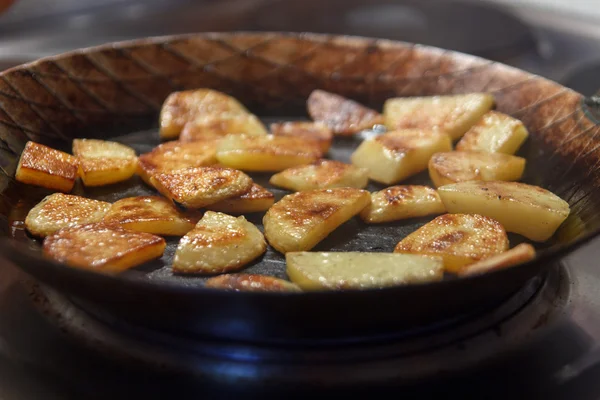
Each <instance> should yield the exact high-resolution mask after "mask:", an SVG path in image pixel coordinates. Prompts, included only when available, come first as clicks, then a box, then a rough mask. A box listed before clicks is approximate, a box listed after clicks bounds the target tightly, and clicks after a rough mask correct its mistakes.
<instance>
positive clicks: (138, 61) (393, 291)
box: [0, 33, 600, 343]
mask: <svg viewBox="0 0 600 400" xmlns="http://www.w3.org/2000/svg"><path fill="white" fill-rule="evenodd" d="M0 78H1V79H0V167H1V171H2V173H0V191H1V193H2V196H1V203H0V215H1V218H2V221H0V225H1V226H2V230H1V232H2V235H3V237H2V238H1V241H0V250H1V252H2V253H1V254H2V255H3V256H4V257H5V258H6V259H8V260H10V261H11V262H13V263H14V264H15V265H17V266H18V267H20V268H21V269H23V270H24V271H26V272H28V273H29V274H31V275H33V276H34V277H35V278H36V279H38V280H40V281H41V282H43V283H45V284H47V285H49V286H51V287H53V288H54V289H56V290H59V291H61V292H63V293H65V294H67V295H68V296H69V297H70V298H71V299H72V300H73V301H74V302H75V303H76V304H78V305H79V306H81V307H83V308H84V309H85V310H87V311H88V312H90V313H92V314H93V315H95V316H96V317H97V318H101V319H104V320H109V321H112V322H123V321H126V322H127V323H129V324H137V325H140V326H143V327H148V328H151V329H156V330H159V331H164V332H169V333H171V334H177V335H185V336H186V337H192V338H204V337H213V338H215V337H218V338H223V339H235V340H247V341H256V342H270V343H274V342H281V343H296V342H297V343H305V342H309V343H320V342H321V341H331V340H334V341H336V342H343V341H346V340H368V339H370V338H374V337H381V336H382V335H383V336H386V335H394V334H396V333H398V332H407V331H410V329H413V328H415V327H420V326H427V325H430V324H434V323H439V321H449V320H450V321H452V320H456V319H460V318H461V317H462V316H464V315H470V314H471V313H474V312H478V310H483V309H485V308H486V307H489V306H491V305H493V304H496V303H497V302H499V301H502V300H503V299H505V298H507V297H508V296H510V295H511V294H512V293H513V292H515V291H516V290H518V289H519V288H520V287H522V286H523V285H524V284H525V283H526V282H527V281H528V280H529V279H531V278H533V277H534V276H536V275H538V274H540V273H543V271H544V270H545V269H547V268H549V267H550V266H551V265H553V263H555V262H556V261H557V260H559V258H560V257H562V256H563V255H564V254H566V253H568V252H570V251H572V250H574V249H575V248H576V247H577V246H579V245H581V244H582V243H584V242H585V241H587V240H589V239H590V238H592V237H593V236H595V235H597V234H598V232H599V231H600V193H599V191H598V187H599V183H600V180H599V174H598V168H597V167H598V165H599V164H600V140H598V139H597V137H598V134H599V133H600V127H599V125H598V124H597V120H596V118H597V104H596V102H595V101H594V99H584V98H583V97H582V96H581V95H579V94H578V93H575V92H573V91H571V90H569V89H567V88H565V87H562V86H560V85H558V84H556V83H554V82H551V81H548V80H546V79H543V78H541V77H538V76H534V75H531V74H528V73H526V72H523V71H520V70H518V69H514V68H511V67H508V66H505V65H502V64H498V63H495V62H491V61H487V60H484V59H480V58H476V57H472V56H468V55H465V54H460V53H455V52H451V51H445V50H441V49H437V48H431V47H425V46H419V45H414V44H409V43H401V42H393V41H388V40H377V39H368V38H357V37H343V36H328V35H315V34H288V33H206V34H197V35H187V36H172V37H162V38H155V39H143V40H137V41H132V42H125V43H117V44H110V45H106V46H101V47H95V48H91V49H85V50H81V51H75V52H71V53H68V54H64V55H60V56H57V57H52V58H47V59H42V60H39V61H36V62H34V63H31V64H27V65H23V66H20V67H16V68H13V69H11V70H8V71H6V72H4V73H2V74H0ZM197 87H210V88H215V89H218V90H221V91H224V92H227V93H229V94H231V95H233V96H234V97H236V98H238V99H239V100H240V101H242V102H243V103H244V104H246V105H247V106H248V108H249V109H250V110H251V111H253V112H254V113H256V114H257V115H259V116H261V117H265V118H271V119H292V118H294V119H302V118H306V114H305V101H306V98H307V97H308V95H309V94H310V92H311V91H312V90H314V89H317V88H321V89H324V90H328V91H331V92H335V93H339V94H342V95H344V96H347V97H350V98H352V99H355V100H357V101H360V102H363V103H365V104H368V105H370V106H372V107H375V108H381V106H382V103H383V102H384V101H385V100H386V99H387V98H390V97H394V96H415V95H434V94H452V93H466V92H480V91H485V92H491V93H493V95H494V96H495V98H496V102H497V109H498V110H500V111H502V112H505V113H507V114H510V115H513V116H515V117H517V118H520V119H521V120H522V121H523V122H524V123H525V125H526V126H527V128H528V129H529V131H530V133H531V135H530V138H529V139H528V141H527V143H526V144H525V145H524V147H523V148H522V149H521V150H520V155H521V156H523V157H526V158H527V160H528V161H527V162H528V164H527V169H526V173H525V176H524V181H525V182H528V183H532V184H535V185H539V186H542V187H544V188H547V189H549V190H551V191H553V192H554V193H556V194H558V195H559V196H561V197H562V198H564V199H565V200H567V201H568V202H569V204H570V205H571V210H572V211H571V216H570V217H569V219H568V220H567V221H566V222H565V223H564V224H563V226H562V227H561V228H560V229H559V231H558V232H557V234H556V235H555V236H554V237H553V238H552V239H551V240H550V241H549V242H548V243H546V244H543V245H541V246H540V247H539V256H538V257H537V258H536V259H535V260H534V261H532V262H529V263H526V264H523V265H520V266H518V267H515V268H510V269H506V270H502V271H497V272H494V273H490V274H486V275H482V276H476V277H470V278H463V279H456V278H454V279H453V278H452V277H450V276H449V277H446V278H445V279H444V280H443V281H442V282H438V283H431V284H419V285H410V286H398V287H392V288H385V289H373V290H364V291H340V292H315V293H300V294H273V293H237V292H224V291H218V290H212V289H207V288H203V287H202V285H203V278H199V277H179V276H175V275H173V274H172V273H171V272H170V270H169V266H168V263H169V260H170V257H171V256H172V253H173V251H174V246H175V245H176V243H177V239H169V246H168V248H167V251H166V254H165V256H164V257H163V258H162V259H161V260H157V261H155V262H153V263H149V264H146V265H143V266H141V267H139V268H136V269H134V270H131V271H128V272H127V273H124V274H121V275H117V276H108V275H102V274H98V273H94V272H90V271H84V270H78V269H74V268H69V267H66V266H64V265H61V264H58V263H55V262H52V261H50V260H48V259H45V258H43V257H42V255H41V253H40V246H39V243H38V242H36V241H35V240H34V239H32V238H30V237H29V236H28V235H27V234H26V233H25V232H24V229H23V225H22V220H23V218H24V216H25V214H26V212H27V210H28V208H29V207H31V205H33V204H35V202H36V201H38V200H39V199H40V198H41V197H42V196H43V195H45V194H47V192H45V191H44V190H42V189H36V188H32V187H27V186H25V185H21V184H19V183H17V182H15V181H14V179H13V176H14V171H15V166H16V163H17V161H18V157H19V154H20V152H21V150H22V148H23V147H24V145H25V143H26V141H27V140H34V141H37V142H41V143H45V144H48V145H50V146H52V147H55V148H59V149H64V150H68V149H69V148H70V141H71V140H72V138H76V137H101V138H115V139H116V140H119V141H122V142H124V143H128V144H130V145H132V146H134V147H135V148H136V149H137V150H138V151H139V152H144V151H148V150H150V149H151V148H152V147H153V146H155V145H156V144H158V135H157V129H156V126H157V115H158V111H159V109H160V106H161V104H162V102H163V100H164V99H165V98H166V96H167V95H168V94H169V93H170V92H172V91H174V90H181V89H192V88H197ZM358 142H359V139H340V140H338V142H337V143H336V145H335V146H334V149H333V151H332V154H331V156H332V157H333V158H338V159H342V160H344V159H347V157H348V155H349V154H350V152H351V151H352V149H353V148H355V147H356V145H357V144H358ZM254 178H255V179H256V180H257V181H258V182H259V183H265V182H266V180H267V179H268V176H264V175H262V176H261V175H256V176H254ZM424 182H427V178H426V174H421V175H419V176H417V177H414V178H412V179H411V180H410V181H409V183H424ZM380 188H381V186H376V185H372V186H370V187H369V189H370V190H376V189H380ZM74 193H76V194H82V195H85V196H89V197H94V198H98V199H103V200H111V201H114V200H116V199H118V198H122V197H127V196H132V195H138V194H145V193H151V189H149V188H147V187H145V186H144V185H143V184H142V183H141V182H140V181H139V180H136V179H132V180H131V181H129V182H124V183H122V184H117V185H113V186H110V187H102V188H96V189H86V188H83V187H77V188H76V189H75V190H74ZM283 194H284V193H283V192H281V191H279V192H276V195H277V196H278V197H281V196H282V195H283ZM261 218H262V215H258V216H251V217H250V220H251V221H253V222H255V223H257V224H260V220H261ZM424 222H426V219H420V220H409V221H405V222H399V223H392V224H386V225H382V226H365V225H363V224H362V223H361V222H360V221H358V220H356V219H354V220H352V221H350V222H348V223H347V224H346V225H344V226H342V227H340V228H339V229H338V230H337V231H336V232H335V233H334V234H332V235H331V236H330V237H329V238H328V239H327V240H325V241H324V242H322V243H321V244H320V245H319V247H318V248H317V250H339V251H348V250H361V251H391V250H392V249H393V246H394V245H395V244H396V243H397V241H398V240H400V239H401V238H402V237H404V236H405V235H406V234H408V233H409V232H412V231H414V230H415V229H416V228H417V227H418V226H420V225H422V224H423V223H424ZM510 239H511V245H514V244H516V243H518V242H519V241H521V240H522V238H520V237H517V236H512V237H511V238H510ZM284 271H285V265H284V262H283V257H282V256H281V255H279V254H277V253H276V252H273V251H269V252H268V253H267V254H266V255H265V257H264V258H263V259H262V260H260V261H259V262H256V263H254V264H253V265H251V266H250V267H249V268H248V269H247V272H254V273H263V274H271V275H275V276H280V277H285V272H284Z"/></svg>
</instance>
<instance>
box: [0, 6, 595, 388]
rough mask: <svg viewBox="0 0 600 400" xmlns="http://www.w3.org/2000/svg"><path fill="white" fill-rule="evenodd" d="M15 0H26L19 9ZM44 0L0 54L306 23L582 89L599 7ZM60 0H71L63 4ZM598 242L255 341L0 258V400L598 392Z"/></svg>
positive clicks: (590, 67)
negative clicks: (509, 289)
mask: <svg viewBox="0 0 600 400" xmlns="http://www.w3.org/2000/svg"><path fill="white" fill-rule="evenodd" d="M25 3H29V4H30V6H29V7H30V9H29V13H28V8H27V6H26V5H25ZM31 4H33V5H31ZM56 4H57V6H55V7H48V8H44V7H36V6H35V1H33V0H31V1H27V0H23V2H22V4H18V3H17V5H16V6H15V9H14V10H12V11H11V12H10V13H8V14H6V15H5V16H4V17H3V18H2V19H0V32H2V33H3V35H2V39H1V40H0V65H1V66H4V67H8V66H11V65H14V64H17V63H21V62H25V61H29V60H31V59H35V58H38V57H40V56H45V55H50V54H55V53H58V52H62V51H66V50H70V49H72V48H77V47H82V46H88V45H94V44H99V43H102V42H107V41H113V40H123V39H129V38H134V37H138V36H147V35H158V34H169V33H180V32H185V31H197V30H199V29H198V27H201V28H202V29H201V30H234V29H236V30H291V31H304V30H307V31H316V32H330V33H348V34H356V35H365V36H378V37H387V38H391V39H399V40H407V41H416V42H421V43H425V44H431V45H437V46H440V47H445V48H450V49H455V50H459V51H464V52H468V53H473V54H477V55H481V56H483V57H487V58H490V59H494V60H497V61H501V62H504V63H507V64H511V65H514V66H516V67H519V68H522V69H525V70H528V71H531V72H534V73H538V74H541V75H544V76H547V77H549V78H551V79H554V80H557V81H560V82H562V83H564V84H566V85H567V86H570V87H572V88H574V89H576V90H578V91H580V92H582V93H584V94H586V95H591V94H593V93H595V92H596V91H597V90H598V89H600V81H598V76H600V75H599V74H598V71H599V70H600V24H598V21H595V20H593V19H591V18H590V19H588V18H585V17H576V16H566V15H563V14H561V13H558V12H553V11H547V10H541V9H536V8H526V7H513V8H506V7H500V6H498V5H495V4H493V3H484V2H464V1H460V2H459V1H453V2H450V1H433V0H431V1H428V2H418V1H414V0H413V1H410V0H406V1H397V0H396V1H392V0H378V1H371V2H366V1H364V0H361V1H359V0H346V1H342V0H319V1H308V0H307V1H304V2H301V3H300V2H293V3H292V2H286V1H283V0H248V1H246V0H244V1H239V0H238V1H236V0H226V1H225V0H223V1H207V0H206V1H185V0H177V1H170V2H169V1H161V0H148V1H135V0H132V1H127V0H113V1H109V2H107V3H106V4H107V5H106V6H99V5H98V4H97V2H93V1H87V0H86V1H69V0H62V1H60V2H57V3H56ZM69 4H71V5H76V6H75V7H74V8H70V9H69V8H68V7H67V5H69ZM58 5H64V6H65V8H64V9H61V8H60V7H59V6H58ZM17 7H19V8H17ZM56 26H63V27H67V28H68V30H56V29H55V27H56ZM24 31H25V32H24ZM1 66H0V67H1ZM597 243H598V241H595V242H592V243H590V244H589V245H587V246H585V247H584V248H582V249H580V250H579V251H577V252H576V253H574V254H572V255H570V256H569V257H567V258H566V259H564V260H562V261H561V262H557V263H556V264H555V265H552V266H549V267H548V269H547V272H546V273H545V274H544V275H542V276H538V277H536V278H534V279H533V280H531V281H530V282H528V283H527V285H525V286H524V287H523V288H522V289H521V290H519V291H518V292H517V293H514V294H513V295H512V296H511V297H510V298H507V299H506V300H505V301H504V302H502V303H501V304H498V305H496V306H494V307H492V308H489V309H486V310H482V311H480V312H478V313H476V314H471V315H461V316H456V318H454V319H452V320H445V321H439V322H438V323H436V324H433V325H428V326H419V327H414V328H413V329H410V330H406V331H401V332H397V333H396V334H394V335H392V336H388V337H378V338H368V339H365V340H363V341H357V342H350V343H348V342H346V343H339V342H329V343H313V344H306V343H302V344H300V343H298V344H294V343H288V344H286V345H281V344H278V345H277V344H273V345H269V344H264V343H263V344H260V345H259V344H253V343H240V342H231V341H216V340H214V339H210V340H209V339H203V338H183V337H172V336H167V335H165V334H159V333H157V332H152V331H148V330H145V329H142V328H140V327H136V326H132V325H130V324H128V323H127V321H121V320H116V319H111V318H107V317H106V316H101V315H97V314H95V313H94V311H93V310H90V309H87V308H85V307H82V306H81V305H80V304H79V303H78V302H77V300H76V299H70V298H66V297H64V296H63V295H61V294H60V293H57V292H55V291H53V290H52V289H51V288H48V287H45V286H43V285H40V284H39V283H37V282H35V281H32V279H31V278H30V277H29V276H27V275H25V274H24V273H22V272H20V271H19V270H18V269H17V268H16V267H14V266H12V265H9V264H8V263H6V262H0V398H2V399H37V398H44V399H53V398H58V399H64V398H86V399H94V398H102V399H106V398H125V397H132V396H133V397H135V398H139V397H144V398H162V397H167V396H169V397H174V396H176V395H185V396H190V394H192V393H193V394H195V395H205V396H208V398H211V399H212V398H232V397H233V396H239V395H243V396H245V397H247V396H251V397H254V396H256V397H258V396H261V397H265V396H266V397H273V398H282V397H283V396H285V397H286V398H287V397H300V396H302V397H305V396H307V395H310V396H314V395H316V394H327V395H329V396H331V395H336V396H341V395H342V394H344V395H354V396H356V395H357V393H361V394H362V395H369V396H371V397H374V396H378V395H381V396H383V395H389V394H394V395H402V396H403V397H408V398H412V397H415V398H416V397H419V398H423V396H425V398H433V396H447V395H448V393H452V394H453V395H456V397H459V396H460V397H462V398H482V397H484V396H485V398H487V399H496V398H498V399H500V398H502V399H504V398H507V397H512V398H515V397H516V398H521V397H526V396H528V397H530V398H541V397H543V398H547V399H581V400H585V399H588V398H589V399H591V398H596V397H598V394H600V379H599V378H600V311H598V310H600V270H599V269H597V268H596V263H595V260H597V259H599V257H600V250H599V249H598V248H597V245H596V244H597ZM108 295H110V294H108Z"/></svg>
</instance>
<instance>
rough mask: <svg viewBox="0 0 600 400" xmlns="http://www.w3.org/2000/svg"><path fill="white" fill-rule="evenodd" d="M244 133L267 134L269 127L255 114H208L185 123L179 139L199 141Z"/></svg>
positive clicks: (251, 134) (182, 140)
mask: <svg viewBox="0 0 600 400" xmlns="http://www.w3.org/2000/svg"><path fill="white" fill-rule="evenodd" d="M242 134H244V135H250V136H253V135H259V136H260V135H266V134H267V129H266V128H265V126H264V125H263V123H262V122H260V120H259V119H258V118H257V117H256V115H253V114H222V115H206V116H202V117H200V118H196V119H195V120H193V121H191V122H188V123H187V124H185V126H184V128H183V130H182V131H181V135H180V136H179V141H181V142H197V141H199V140H207V139H217V138H222V137H224V136H226V135H242Z"/></svg>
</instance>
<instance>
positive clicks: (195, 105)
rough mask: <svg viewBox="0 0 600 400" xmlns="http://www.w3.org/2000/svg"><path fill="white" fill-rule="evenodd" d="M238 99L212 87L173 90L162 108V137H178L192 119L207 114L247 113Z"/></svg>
mask: <svg viewBox="0 0 600 400" xmlns="http://www.w3.org/2000/svg"><path fill="white" fill-rule="evenodd" d="M247 112H248V110H246V108H245V107H244V106H243V105H242V104H240V102H238V101H237V100H236V99H234V98H233V97H231V96H228V95H226V94H225V93H221V92H218V91H216V90H212V89H194V90H185V91H182V92H173V93H171V94H170V95H169V97H167V99H166V100H165V102H164V103H163V106H162V109H161V110H160V121H159V123H160V137H161V138H162V139H176V138H177V137H179V134H180V133H181V130H182V129H183V127H184V126H185V124H187V123H188V122H190V121H193V120H195V119H197V118H199V117H202V116H205V115H217V116H218V115H221V114H246V113H247Z"/></svg>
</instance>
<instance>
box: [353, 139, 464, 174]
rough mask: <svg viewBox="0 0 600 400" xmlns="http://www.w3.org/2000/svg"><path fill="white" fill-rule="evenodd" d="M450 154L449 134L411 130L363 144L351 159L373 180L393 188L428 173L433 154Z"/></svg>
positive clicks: (369, 140)
mask: <svg viewBox="0 0 600 400" xmlns="http://www.w3.org/2000/svg"><path fill="white" fill-rule="evenodd" d="M450 150H452V141H451V140H450V137H449V136H448V135H446V134H445V133H441V132H436V131H422V130H414V129H408V130H399V131H391V132H388V133H385V134H383V135H379V136H377V137H375V138H372V139H367V140H365V141H363V142H362V143H361V144H360V146H358V148H357V149H356V150H355V151H354V153H352V157H351V159H352V164H354V165H356V166H357V167H361V168H366V169H367V170H368V171H369V178H371V179H373V180H374V181H377V182H381V183H384V184H387V185H391V184H393V183H397V182H400V181H401V180H403V179H406V178H408V177H410V176H412V175H415V174H417V173H419V172H421V171H423V170H425V169H427V163H428V162H429V159H430V158H431V156H432V155H433V154H435V153H439V152H443V151H450Z"/></svg>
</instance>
